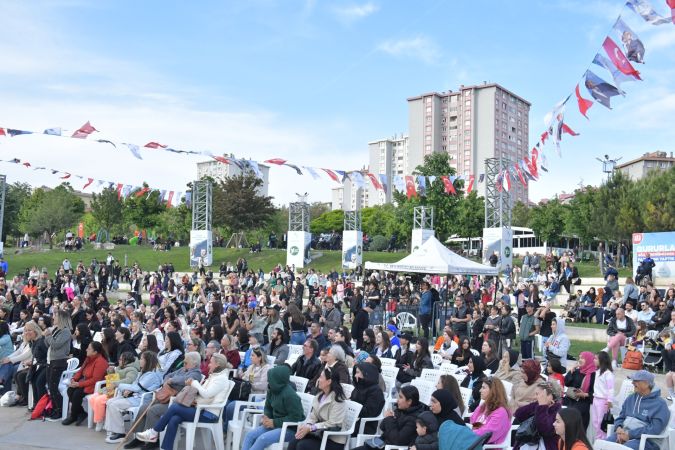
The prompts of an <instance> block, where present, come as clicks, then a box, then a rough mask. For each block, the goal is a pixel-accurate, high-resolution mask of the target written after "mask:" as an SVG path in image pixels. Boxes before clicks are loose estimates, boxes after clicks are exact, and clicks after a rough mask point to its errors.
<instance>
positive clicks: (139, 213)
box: [123, 185, 167, 230]
mask: <svg viewBox="0 0 675 450" xmlns="http://www.w3.org/2000/svg"><path fill="white" fill-rule="evenodd" d="M144 186H145V185H144ZM145 187H147V186H145ZM166 208H167V206H166V203H164V202H160V198H159V191H152V192H151V193H150V195H147V194H146V195H141V196H136V195H135V193H134V192H132V193H131V195H129V196H128V197H127V198H125V199H124V202H123V216H124V223H126V224H127V225H136V227H138V229H141V230H143V229H149V228H154V227H155V226H157V224H158V223H159V215H160V214H161V213H162V212H164V211H166Z"/></svg>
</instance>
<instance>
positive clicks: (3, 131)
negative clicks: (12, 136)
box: [0, 128, 7, 136]
mask: <svg viewBox="0 0 675 450" xmlns="http://www.w3.org/2000/svg"><path fill="white" fill-rule="evenodd" d="M0 136H7V134H6V133H5V129H4V128H0Z"/></svg>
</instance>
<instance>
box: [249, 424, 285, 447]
mask: <svg viewBox="0 0 675 450" xmlns="http://www.w3.org/2000/svg"><path fill="white" fill-rule="evenodd" d="M294 436H295V431H294V430H288V431H286V437H285V438H284V441H285V442H288V441H290V440H291V439H293V437H294ZM280 437H281V428H265V427H263V426H259V427H258V428H256V429H255V430H253V431H250V432H248V433H247V434H246V437H245V438H244V443H243V444H242V446H241V450H265V448H266V447H268V446H270V445H272V444H274V443H276V442H279V438H280Z"/></svg>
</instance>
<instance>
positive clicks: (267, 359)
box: [265, 355, 277, 366]
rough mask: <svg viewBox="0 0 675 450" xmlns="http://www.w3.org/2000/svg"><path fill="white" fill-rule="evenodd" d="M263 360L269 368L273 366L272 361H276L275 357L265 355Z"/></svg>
mask: <svg viewBox="0 0 675 450" xmlns="http://www.w3.org/2000/svg"><path fill="white" fill-rule="evenodd" d="M265 359H266V361H267V364H269V365H270V366H273V365H274V361H276V360H277V357H276V356H272V355H267V356H266V357H265Z"/></svg>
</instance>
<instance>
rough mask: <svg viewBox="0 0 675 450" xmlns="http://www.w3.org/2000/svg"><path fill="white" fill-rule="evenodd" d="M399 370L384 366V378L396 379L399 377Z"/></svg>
mask: <svg viewBox="0 0 675 450" xmlns="http://www.w3.org/2000/svg"><path fill="white" fill-rule="evenodd" d="M399 370H400V369H399V368H398V367H394V366H382V377H383V378H385V377H389V378H393V379H396V377H397V376H398V371H399Z"/></svg>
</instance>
